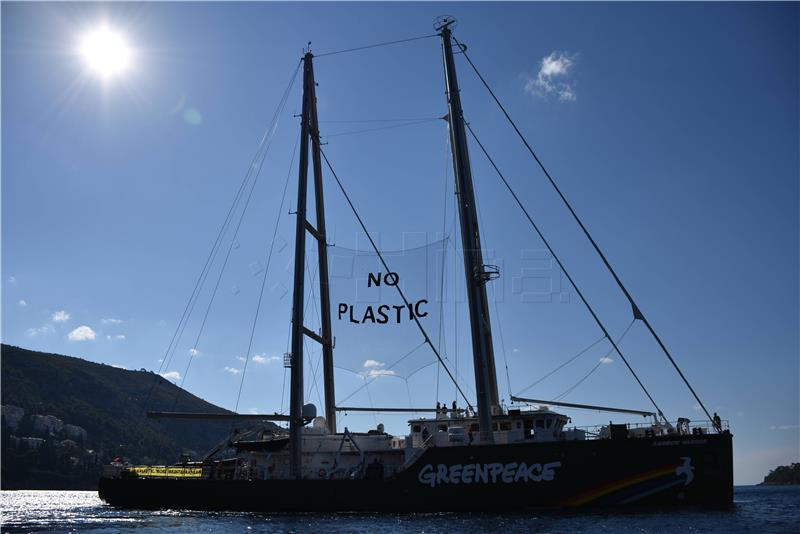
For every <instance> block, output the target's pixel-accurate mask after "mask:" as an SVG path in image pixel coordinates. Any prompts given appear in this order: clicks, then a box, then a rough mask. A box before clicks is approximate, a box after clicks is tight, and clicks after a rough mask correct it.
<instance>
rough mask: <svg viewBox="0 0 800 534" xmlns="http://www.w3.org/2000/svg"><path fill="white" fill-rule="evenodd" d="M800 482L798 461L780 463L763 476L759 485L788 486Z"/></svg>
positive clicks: (799, 464)
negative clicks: (789, 463)
mask: <svg viewBox="0 0 800 534" xmlns="http://www.w3.org/2000/svg"><path fill="white" fill-rule="evenodd" d="M797 484H800V463H796V464H792V465H781V466H779V467H776V468H775V469H773V470H771V471H770V472H769V474H768V475H767V476H765V477H764V482H762V483H761V484H760V485H761V486H789V485H797Z"/></svg>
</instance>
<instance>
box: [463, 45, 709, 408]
mask: <svg viewBox="0 0 800 534" xmlns="http://www.w3.org/2000/svg"><path fill="white" fill-rule="evenodd" d="M453 40H454V41H455V42H456V44H458V45H459V46H460V47H461V48H462V51H463V54H464V58H465V59H466V60H467V62H468V63H469V65H470V67H472V70H473V71H475V74H477V76H478V78H479V79H480V80H481V83H483V86H484V87H486V90H487V91H489V94H490V95H491V96H492V99H493V100H494V101H495V103H496V104H497V106H498V107H499V108H500V110H501V111H502V112H503V115H505V117H506V119H507V120H508V122H509V123H510V124H511V126H512V128H514V131H515V132H516V133H517V136H519V138H520V140H521V141H522V143H523V144H524V145H525V148H527V149H528V152H529V153H530V154H531V156H533V159H534V160H535V161H536V163H537V164H538V165H539V168H540V169H541V170H542V172H543V173H544V175H545V176H546V177H547V180H548V181H549V182H550V185H552V186H553V189H555V191H556V193H557V194H558V196H559V197H560V198H561V201H562V202H563V203H564V206H566V208H567V210H569V212H570V214H571V215H572V218H573V219H575V222H576V223H577V224H578V226H579V227H580V228H581V230H582V231H583V234H584V235H585V236H586V238H587V239H588V240H589V242H590V243H591V245H592V248H594V250H595V252H596V253H597V255H598V256H600V259H601V260H602V261H603V264H604V265H605V266H606V269H608V272H609V273H610V274H611V276H612V277H613V278H614V281H615V282H616V283H617V286H618V287H619V288H620V290H621V291H622V293H623V294H624V295H625V298H627V299H628V302H629V303H630V305H631V309H632V311H633V317H634V319H641V321H642V323H644V325H645V327H646V328H647V330H648V331H649V332H650V334H651V335H652V336H653V339H655V340H656V343H657V344H658V346H659V347H660V348H661V350H662V352H664V354H665V355H666V356H667V359H669V362H670V363H671V364H672V366H673V367H674V368H675V371H677V373H678V375H679V376H680V377H681V380H683V383H684V384H686V387H687V388H688V389H689V391H690V392H691V393H692V395H693V396H694V398H695V400H696V401H697V403H698V404H699V405H700V407H701V408H702V409H703V412H705V414H706V417H708V420H709V421H711V420H712V419H713V418H712V417H711V414H709V412H708V410H707V409H706V406H705V404H703V401H702V400H700V396H699V395H698V394H697V392H696V391H695V390H694V388H693V387H692V385H691V384H690V383H689V379H688V378H686V375H684V374H683V371H682V370H681V368H680V367H679V366H678V363H677V362H676V361H675V359H674V358H673V357H672V354H671V353H670V351H669V350H668V349H667V347H666V345H664V343H663V342H662V341H661V338H660V337H659V335H658V334H657V333H656V331H655V329H654V328H653V326H652V325H651V324H650V321H648V320H647V317H645V315H644V313H642V310H641V308H639V306H638V305H637V304H636V301H634V300H633V296H632V295H631V294H630V293H629V292H628V289H627V288H626V287H625V285H624V284H623V283H622V280H621V279H620V278H619V276H618V275H617V272H616V271H615V270H614V268H613V267H612V266H611V263H610V262H609V261H608V259H607V258H606V255H605V254H603V251H602V250H600V246H599V245H598V244H597V242H595V240H594V238H593V237H592V235H591V234H590V233H589V230H588V229H587V228H586V226H585V225H584V224H583V221H581V219H580V217H578V214H577V213H576V212H575V210H574V209H573V207H572V205H571V204H570V203H569V201H568V200H567V197H566V196H564V194H563V193H562V192H561V188H559V187H558V184H556V181H555V179H553V177H552V176H551V175H550V173H549V172H548V170H547V168H546V167H545V166H544V164H543V163H542V161H541V160H540V159H539V157H538V156H537V155H536V152H534V150H533V148H532V147H531V145H530V144H529V143H528V141H527V139H525V136H524V135H522V132H521V131H520V129H519V128H518V127H517V125H516V123H515V122H514V120H513V119H512V118H511V116H510V115H509V114H508V111H506V108H505V107H504V106H503V104H501V103H500V100H499V99H498V98H497V95H495V93H494V91H492V88H491V87H490V86H489V84H488V82H487V81H486V79H485V78H484V77H483V75H481V73H480V71H478V68H477V67H476V66H475V64H474V63H473V62H472V60H471V59H470V57H469V54H467V52H466V47H465V46H463V45H462V44H461V43H460V42H459V41H458V39H456V38H455V37H453Z"/></svg>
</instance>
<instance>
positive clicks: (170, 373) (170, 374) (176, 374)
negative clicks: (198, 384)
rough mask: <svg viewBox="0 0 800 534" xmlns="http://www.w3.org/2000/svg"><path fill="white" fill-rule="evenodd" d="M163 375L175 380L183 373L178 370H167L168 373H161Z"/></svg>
mask: <svg viewBox="0 0 800 534" xmlns="http://www.w3.org/2000/svg"><path fill="white" fill-rule="evenodd" d="M161 376H163V377H164V378H166V379H167V380H173V381H175V382H177V381H178V380H180V379H181V374H180V373H179V372H178V371H167V372H166V373H161Z"/></svg>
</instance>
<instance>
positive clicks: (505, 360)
mask: <svg viewBox="0 0 800 534" xmlns="http://www.w3.org/2000/svg"><path fill="white" fill-rule="evenodd" d="M475 207H476V208H477V211H478V222H479V223H480V225H481V227H483V228H486V225H484V224H483V212H481V205H480V204H478V203H477V202H476V203H475ZM481 246H482V248H484V249H486V250H491V247H489V241H488V240H487V239H486V234H484V236H483V243H482V244H481ZM492 301H493V302H494V315H495V319H497V321H495V323H496V325H497V334H498V337H499V338H500V349H501V350H502V351H503V366H504V367H505V371H506V383H507V385H508V400H509V402H513V401H512V400H511V395H512V393H511V375H510V373H509V372H508V357H507V356H506V344H505V341H503V321H502V319H501V318H500V307H499V306H498V305H497V295H496V294H495V286H494V284H492Z"/></svg>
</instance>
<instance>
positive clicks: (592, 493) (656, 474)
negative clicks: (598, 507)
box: [564, 464, 680, 506]
mask: <svg viewBox="0 0 800 534" xmlns="http://www.w3.org/2000/svg"><path fill="white" fill-rule="evenodd" d="M678 467H680V465H679V464H678V465H675V464H673V465H670V466H666V467H659V468H657V469H653V470H651V471H646V472H644V473H639V474H636V475H634V476H632V477H629V478H626V479H624V480H618V481H615V482H610V483H608V484H604V485H602V486H599V487H597V488H594V489H592V490H589V491H587V492H585V493H582V494H580V495H578V496H577V497H573V498H571V499H568V500H567V501H566V502H565V503H564V504H566V505H567V506H584V505H586V504H589V503H591V502H593V501H596V500H598V499H600V498H602V497H606V496H610V495H613V494H615V493H618V492H621V491H622V490H626V489H629V488H631V487H633V486H636V485H637V484H643V483H646V482H650V481H653V480H656V479H658V478H661V477H666V476H673V477H674V476H676V473H675V470H676V469H677V468H678ZM673 485H674V484H667V485H665V486H664V489H666V488H667V487H671V486H673ZM648 493H649V492H648Z"/></svg>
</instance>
